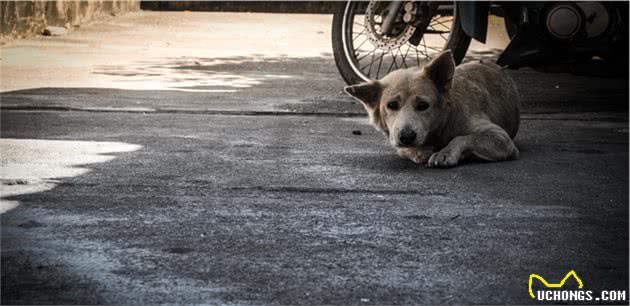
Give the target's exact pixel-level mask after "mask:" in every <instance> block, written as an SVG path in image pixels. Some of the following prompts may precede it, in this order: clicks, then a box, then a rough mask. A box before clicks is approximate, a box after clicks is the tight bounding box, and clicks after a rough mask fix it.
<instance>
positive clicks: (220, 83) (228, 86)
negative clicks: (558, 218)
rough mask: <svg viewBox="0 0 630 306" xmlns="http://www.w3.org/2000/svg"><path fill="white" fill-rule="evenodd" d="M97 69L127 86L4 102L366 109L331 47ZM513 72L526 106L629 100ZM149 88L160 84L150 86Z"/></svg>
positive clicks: (591, 105) (558, 107)
mask: <svg viewBox="0 0 630 306" xmlns="http://www.w3.org/2000/svg"><path fill="white" fill-rule="evenodd" d="M498 52H499V50H494V51H493V50H490V51H488V52H485V53H479V52H477V53H475V52H471V54H470V57H469V59H470V60H477V59H483V58H490V59H491V58H493V56H496V55H497V54H498ZM478 53H479V54H478ZM94 73H95V74H98V75H106V76H109V77H112V78H113V80H112V81H111V82H110V83H111V84H120V87H121V88H126V89H115V88H111V89H105V88H104V89H100V88H36V89H27V90H18V91H11V92H4V93H1V94H0V97H1V98H2V106H3V107H4V108H7V107H16V106H18V107H33V106H40V107H71V108H90V107H91V108H117V109H118V108H130V109H137V110H142V109H147V110H155V109H162V110H172V109H180V110H182V109H183V110H241V111H294V112H298V113H308V112H312V113H322V112H324V113H350V114H363V113H364V111H363V108H362V107H361V106H360V105H359V104H358V103H357V102H355V101H354V100H353V99H350V98H349V97H347V96H346V95H345V94H344V93H343V91H342V88H343V86H344V85H345V84H344V83H343V80H342V79H341V77H340V76H339V73H338V71H337V70H336V67H335V65H334V62H333V60H332V58H331V57H330V55H329V54H322V56H320V57H306V58H304V57H302V58H292V57H286V56H277V57H266V56H263V55H260V54H253V55H251V56H235V57H224V58H197V57H178V58H161V59H151V60H144V61H141V62H138V63H136V64H135V65H131V66H125V67H121V66H117V65H107V66H99V67H95V70H94ZM510 73H511V75H512V76H513V77H514V79H515V80H516V82H517V84H518V86H519V90H520V92H521V99H522V101H521V102H522V103H521V104H522V110H523V112H526V113H527V112H531V113H548V112H565V113H571V112H594V111H609V112H610V111H619V112H627V111H628V103H626V102H624V101H628V82H627V79H611V78H598V77H587V76H572V75H567V74H544V73H540V72H536V71H533V70H531V69H521V70H515V71H510ZM147 87H148V88H159V89H161V90H160V91H155V90H145V89H144V88H147ZM129 88H131V89H133V90H129Z"/></svg>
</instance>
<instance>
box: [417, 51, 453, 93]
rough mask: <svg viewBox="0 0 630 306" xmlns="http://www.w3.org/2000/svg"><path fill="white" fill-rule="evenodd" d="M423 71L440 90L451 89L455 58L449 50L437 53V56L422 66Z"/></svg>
mask: <svg viewBox="0 0 630 306" xmlns="http://www.w3.org/2000/svg"><path fill="white" fill-rule="evenodd" d="M424 72H425V74H426V76H427V77H429V79H431V81H433V83H434V84H435V87H437V89H438V90H439V91H440V92H446V91H448V90H449V89H451V85H452V84H453V74H454V73H455V60H454V59H453V53H452V52H451V50H446V51H444V52H442V53H440V54H438V56H437V57H435V58H434V59H433V60H431V62H429V63H428V64H427V65H425V66H424Z"/></svg>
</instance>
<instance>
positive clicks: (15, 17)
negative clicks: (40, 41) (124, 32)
mask: <svg viewBox="0 0 630 306" xmlns="http://www.w3.org/2000/svg"><path fill="white" fill-rule="evenodd" d="M139 9H140V1H139V0H110V1H103V0H90V1H77V0H75V1H68V0H55V1H0V18H1V19H0V39H7V38H16V37H27V36H31V35H34V34H39V33H41V32H42V31H43V29H44V28H46V26H59V27H66V28H70V27H72V26H77V25H80V24H82V23H85V22H87V21H90V20H94V19H97V18H99V17H102V16H106V15H116V14H121V13H124V12H129V11H136V10H139Z"/></svg>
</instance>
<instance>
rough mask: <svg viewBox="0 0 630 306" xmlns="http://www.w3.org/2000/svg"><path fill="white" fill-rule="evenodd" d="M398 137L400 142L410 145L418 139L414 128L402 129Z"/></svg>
mask: <svg viewBox="0 0 630 306" xmlns="http://www.w3.org/2000/svg"><path fill="white" fill-rule="evenodd" d="M398 139H399V140H400V144H402V145H405V146H408V145H410V144H412V143H413V142H414V141H415V140H416V132H414V131H413V130H412V129H402V131H400V136H399V137H398Z"/></svg>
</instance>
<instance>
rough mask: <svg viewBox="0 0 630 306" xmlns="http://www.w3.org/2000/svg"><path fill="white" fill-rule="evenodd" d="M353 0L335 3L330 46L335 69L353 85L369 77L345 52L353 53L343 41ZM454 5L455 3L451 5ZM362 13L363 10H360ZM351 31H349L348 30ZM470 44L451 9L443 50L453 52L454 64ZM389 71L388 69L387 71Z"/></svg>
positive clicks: (458, 62) (365, 80)
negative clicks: (450, 20) (450, 21)
mask: <svg viewBox="0 0 630 306" xmlns="http://www.w3.org/2000/svg"><path fill="white" fill-rule="evenodd" d="M353 3H356V2H353V1H347V2H341V3H337V4H336V5H335V9H334V13H333V22H332V31H331V32H332V46H333V56H334V59H335V64H336V65H337V69H338V70H339V72H340V73H341V76H342V77H343V79H344V80H345V81H346V83H347V84H348V85H354V84H358V83H361V82H367V81H369V80H370V78H368V77H366V76H365V74H362V73H359V72H357V70H360V69H358V68H357V67H353V66H357V65H354V64H353V59H351V58H348V56H347V55H346V54H354V52H346V51H347V50H346V49H347V48H350V46H347V45H346V44H345V43H344V41H346V40H345V39H344V37H343V36H344V32H347V29H344V25H345V18H347V17H348V15H349V14H350V10H351V9H353V7H352V6H353ZM453 7H456V5H453ZM354 8H358V5H354ZM362 13H363V12H362ZM350 32H351V31H350ZM469 45H470V37H469V36H468V35H467V34H466V33H465V32H464V29H463V28H462V27H461V19H460V18H458V16H457V11H456V9H454V11H453V23H452V28H451V32H450V33H449V35H448V39H447V41H446V43H445V45H444V47H443V50H449V49H450V50H451V51H452V52H453V57H454V59H455V63H456V64H460V63H461V62H462V60H463V59H464V56H465V55H466V52H467V51H468V46H469ZM388 72H389V71H388Z"/></svg>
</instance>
